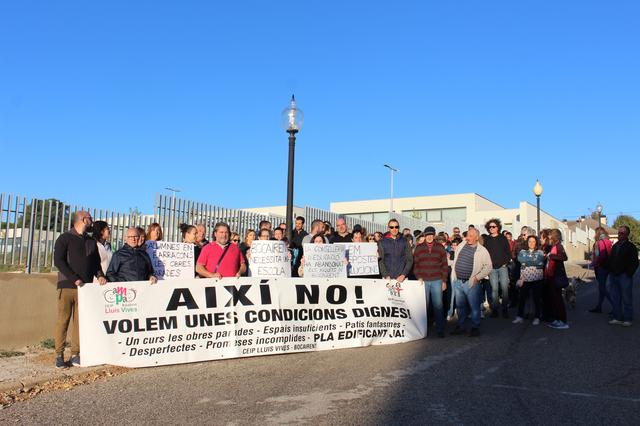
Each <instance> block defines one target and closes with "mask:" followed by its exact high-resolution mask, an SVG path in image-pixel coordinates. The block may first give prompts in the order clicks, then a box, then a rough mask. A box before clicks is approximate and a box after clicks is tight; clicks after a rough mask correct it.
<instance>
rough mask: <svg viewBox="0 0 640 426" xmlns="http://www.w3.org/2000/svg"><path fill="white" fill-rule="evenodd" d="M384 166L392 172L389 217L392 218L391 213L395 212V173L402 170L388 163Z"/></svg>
mask: <svg viewBox="0 0 640 426" xmlns="http://www.w3.org/2000/svg"><path fill="white" fill-rule="evenodd" d="M384 166H385V167H386V168H387V169H389V171H390V172H391V196H390V197H389V219H391V213H393V173H395V172H399V171H400V170H398V169H394V168H393V167H391V166H390V165H388V164H384Z"/></svg>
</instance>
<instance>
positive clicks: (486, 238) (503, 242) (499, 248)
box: [482, 234, 511, 269]
mask: <svg viewBox="0 0 640 426" xmlns="http://www.w3.org/2000/svg"><path fill="white" fill-rule="evenodd" d="M482 242H483V243H484V244H482V245H483V246H484V248H486V249H487V251H488V252H489V256H491V263H492V264H493V269H497V268H499V267H501V266H504V265H506V264H507V263H509V261H510V260H511V250H509V240H507V237H505V236H504V235H502V234H498V236H496V237H492V236H491V235H486V234H485V235H483V236H482Z"/></svg>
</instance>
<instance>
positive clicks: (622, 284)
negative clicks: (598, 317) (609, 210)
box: [607, 225, 638, 327]
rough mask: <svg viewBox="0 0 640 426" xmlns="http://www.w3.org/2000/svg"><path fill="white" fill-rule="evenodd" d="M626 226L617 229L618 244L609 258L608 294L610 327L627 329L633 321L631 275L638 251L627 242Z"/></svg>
mask: <svg viewBox="0 0 640 426" xmlns="http://www.w3.org/2000/svg"><path fill="white" fill-rule="evenodd" d="M629 233H630V229H629V227H628V226H625V225H623V226H621V227H620V228H618V242H617V243H615V244H614V245H613V247H612V248H611V256H610V258H609V262H608V265H607V266H608V267H609V287H610V288H609V293H610V295H611V300H612V303H613V319H612V320H611V321H609V324H612V325H623V326H625V327H629V326H631V325H632V321H633V295H632V291H631V290H632V289H633V274H635V272H636V269H637V268H638V249H637V248H636V246H635V245H634V244H633V243H632V242H631V241H629Z"/></svg>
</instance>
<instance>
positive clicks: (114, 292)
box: [102, 287, 138, 314]
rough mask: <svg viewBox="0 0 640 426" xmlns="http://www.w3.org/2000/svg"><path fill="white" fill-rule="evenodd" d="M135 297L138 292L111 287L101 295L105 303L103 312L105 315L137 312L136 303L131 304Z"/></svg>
mask: <svg viewBox="0 0 640 426" xmlns="http://www.w3.org/2000/svg"><path fill="white" fill-rule="evenodd" d="M137 295H138V292H137V291H136V290H135V289H133V288H131V287H129V288H127V287H113V288H111V289H108V290H105V291H104V292H103V293H102V296H103V297H104V300H105V302H107V303H105V305H104V312H105V313H106V314H113V313H120V312H137V311H138V309H137V303H133V301H134V300H136V297H137Z"/></svg>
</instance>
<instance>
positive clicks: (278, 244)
mask: <svg viewBox="0 0 640 426" xmlns="http://www.w3.org/2000/svg"><path fill="white" fill-rule="evenodd" d="M249 271H250V274H251V276H252V277H261V278H289V277H291V262H290V261H289V250H287V245H286V244H285V243H284V241H265V240H255V241H253V242H252V243H251V251H250V252H249Z"/></svg>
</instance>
